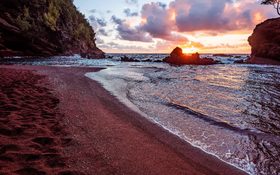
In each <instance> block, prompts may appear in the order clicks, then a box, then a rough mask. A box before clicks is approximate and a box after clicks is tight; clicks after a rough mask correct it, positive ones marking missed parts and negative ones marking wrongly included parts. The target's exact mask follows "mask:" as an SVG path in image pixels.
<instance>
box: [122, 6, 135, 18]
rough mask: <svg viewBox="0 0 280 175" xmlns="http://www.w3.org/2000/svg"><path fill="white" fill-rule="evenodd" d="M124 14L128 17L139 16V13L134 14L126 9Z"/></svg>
mask: <svg viewBox="0 0 280 175" xmlns="http://www.w3.org/2000/svg"><path fill="white" fill-rule="evenodd" d="M123 12H124V14H125V15H126V16H127V17H132V16H138V13H137V12H132V11H131V10H130V9H129V8H127V9H124V11H123Z"/></svg>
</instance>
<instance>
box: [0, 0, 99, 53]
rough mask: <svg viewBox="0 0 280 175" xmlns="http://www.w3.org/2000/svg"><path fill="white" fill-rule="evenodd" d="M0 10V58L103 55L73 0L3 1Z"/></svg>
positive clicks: (93, 34) (90, 28) (92, 32)
mask: <svg viewBox="0 0 280 175" xmlns="http://www.w3.org/2000/svg"><path fill="white" fill-rule="evenodd" d="M0 11H1V13H0V57H5V56H54V55H73V54H81V55H82V56H83V57H90V58H103V57H104V52H102V51H101V50H100V49H98V48H97V47H96V44H95V33H94V31H93V29H92V27H91V26H90V25H89V23H88V22H87V20H86V19H85V18H84V16H83V15H82V14H81V13H80V12H79V11H78V10H77V9H76V7H75V6H74V4H73V0H28V1H27V0H1V3H0Z"/></svg>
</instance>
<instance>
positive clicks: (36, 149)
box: [0, 66, 245, 175]
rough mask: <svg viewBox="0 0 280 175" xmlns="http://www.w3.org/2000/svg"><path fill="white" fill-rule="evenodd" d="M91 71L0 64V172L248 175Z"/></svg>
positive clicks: (91, 69)
mask: <svg viewBox="0 0 280 175" xmlns="http://www.w3.org/2000/svg"><path fill="white" fill-rule="evenodd" d="M94 71H98V69H96V68H61V67H47V66H46V67H43V66H0V73H1V77H0V79H1V84H0V87H1V91H0V174H20V175H24V174H31V175H32V174H60V175H66V174H67V175H72V174H89V175H93V174H98V175H99V174H100V175H101V174H102V175H103V174H127V175H132V174H133V175H134V174H136V175H137V174H138V175H146V174H147V175H148V174H151V175H154V174H159V175H165V174H166V175H177V174H190V175H194V174H209V175H211V174H225V175H231V174H232V175H233V174H234V175H237V174H245V173H244V172H242V171H240V170H238V169H237V168H235V167H233V166H230V165H228V164H226V163H224V162H222V161H220V160H219V159H217V158H216V157H214V156H211V155H208V154H206V153H204V152H203V151H201V150H199V149H198V148H194V147H192V146H191V145H190V144H188V143H186V142H184V141H182V140H180V139H179V138H178V137H176V136H174V135H172V134H170V133H168V132H167V131H165V130H164V129H162V128H161V127H159V126H157V125H155V124H153V123H150V122H149V121H148V120H146V119H145V118H144V117H142V116H139V114H137V113H135V112H133V111H132V110H130V109H129V108H127V107H126V106H124V105H123V104H121V103H120V102H119V101H118V100H117V99H116V98H114V97H113V96H112V95H110V93H109V92H107V91H106V90H104V89H103V88H102V87H101V86H100V85H99V84H98V83H97V82H94V81H92V80H90V79H89V78H87V77H85V76H84V74H85V73H86V72H94Z"/></svg>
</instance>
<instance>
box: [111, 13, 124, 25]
mask: <svg viewBox="0 0 280 175" xmlns="http://www.w3.org/2000/svg"><path fill="white" fill-rule="evenodd" d="M111 19H112V21H113V22H114V23H115V24H117V25H121V24H122V22H123V20H121V19H120V18H117V17H116V16H115V15H113V16H112V17H111Z"/></svg>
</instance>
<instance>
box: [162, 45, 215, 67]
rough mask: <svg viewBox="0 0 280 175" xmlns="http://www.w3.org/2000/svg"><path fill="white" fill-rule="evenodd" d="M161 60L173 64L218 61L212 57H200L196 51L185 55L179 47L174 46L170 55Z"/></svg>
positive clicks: (203, 63) (200, 63)
mask: <svg viewBox="0 0 280 175" xmlns="http://www.w3.org/2000/svg"><path fill="white" fill-rule="evenodd" d="M163 61H164V62H166V63H169V64H174V65H211V64H217V63H218V62H217V61H215V60H213V59H212V58H200V56H199V54H198V53H195V54H192V55H190V56H189V55H186V54H184V53H183V51H182V49H181V48H179V47H176V48H175V49H174V50H173V51H172V52H171V54H170V56H168V57H166V58H165V59H164V60H163Z"/></svg>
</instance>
